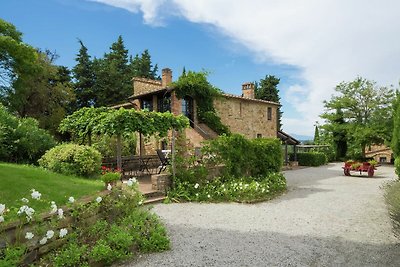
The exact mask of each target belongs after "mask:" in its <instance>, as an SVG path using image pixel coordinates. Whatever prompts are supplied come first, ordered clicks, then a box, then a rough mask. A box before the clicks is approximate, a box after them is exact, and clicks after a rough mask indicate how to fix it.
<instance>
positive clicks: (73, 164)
mask: <svg viewBox="0 0 400 267" xmlns="http://www.w3.org/2000/svg"><path fill="white" fill-rule="evenodd" d="M39 165H40V166H42V167H44V168H46V169H49V170H51V171H54V172H58V173H62V174H69V175H78V176H83V177H93V176H96V175H98V174H99V173H100V168H101V154H100V152H98V151H97V150H96V149H94V148H92V147H89V146H84V145H76V144H62V145H59V146H56V147H54V148H52V149H50V150H49V151H47V152H46V154H44V155H43V157H42V158H41V159H40V160H39Z"/></svg>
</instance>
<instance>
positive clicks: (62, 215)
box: [57, 209, 64, 219]
mask: <svg viewBox="0 0 400 267" xmlns="http://www.w3.org/2000/svg"><path fill="white" fill-rule="evenodd" d="M57 214H58V219H62V218H64V211H63V210H62V209H58V210H57Z"/></svg>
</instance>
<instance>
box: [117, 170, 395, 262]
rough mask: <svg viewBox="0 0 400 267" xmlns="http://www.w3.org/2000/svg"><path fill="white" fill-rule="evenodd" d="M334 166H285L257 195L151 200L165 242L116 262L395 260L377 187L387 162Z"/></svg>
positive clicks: (386, 176) (390, 174) (387, 176)
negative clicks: (271, 189) (349, 169)
mask: <svg viewBox="0 0 400 267" xmlns="http://www.w3.org/2000/svg"><path fill="white" fill-rule="evenodd" d="M341 166H342V165H341V164H329V165H328V166H323V167H318V168H306V169H300V170H295V171H287V172H285V176H286V178H287V181H288V189H289V190H288V192H287V193H286V194H285V195H283V196H281V197H279V198H277V199H275V200H272V201H269V202H265V203H259V204H254V205H248V204H235V203H229V204H196V203H185V204H169V205H165V204H158V205H156V206H155V207H154V212H155V213H157V214H158V215H159V216H160V217H161V218H162V219H163V221H164V222H165V223H166V225H167V228H168V231H169V234H170V236H171V241H172V249H171V250H170V251H167V252H164V253H156V254H150V255H145V256H142V257H141V258H138V259H136V260H135V261H133V262H130V263H125V265H123V266H338V265H339V266H400V245H398V241H397V240H396V239H395V237H394V236H393V234H392V231H391V225H390V220H389V218H388V215H387V210H386V206H385V203H384V199H383V197H382V195H383V190H382V189H381V185H382V184H384V183H385V182H386V181H389V180H391V179H393V178H394V177H395V175H394V170H393V168H391V167H384V166H382V167H379V168H378V171H377V172H376V175H375V176H374V178H366V177H364V178H361V177H345V176H343V175H342V169H341ZM364 175H365V174H364Z"/></svg>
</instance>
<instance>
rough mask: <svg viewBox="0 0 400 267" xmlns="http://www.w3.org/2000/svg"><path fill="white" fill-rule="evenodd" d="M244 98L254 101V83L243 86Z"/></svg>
mask: <svg viewBox="0 0 400 267" xmlns="http://www.w3.org/2000/svg"><path fill="white" fill-rule="evenodd" d="M242 96H243V97H246V98H252V99H254V83H244V84H242Z"/></svg>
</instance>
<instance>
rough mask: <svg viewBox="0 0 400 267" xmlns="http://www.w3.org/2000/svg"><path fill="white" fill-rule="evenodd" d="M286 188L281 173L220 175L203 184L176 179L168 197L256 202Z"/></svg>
mask: <svg viewBox="0 0 400 267" xmlns="http://www.w3.org/2000/svg"><path fill="white" fill-rule="evenodd" d="M285 189H286V180H285V177H283V175H282V174H280V173H273V174H269V175H267V176H264V177H257V178H253V177H242V178H239V179H238V178H232V177H230V178H226V177H225V178H221V177H220V178H217V179H214V180H211V181H206V182H203V183H202V184H199V183H190V182H188V181H176V182H175V188H174V189H173V190H171V191H169V192H168V199H169V200H173V201H179V200H185V201H206V202H219V201H236V202H256V201H262V200H266V199H269V198H271V197H272V196H274V195H275V194H277V193H279V192H282V191H284V190H285Z"/></svg>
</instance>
